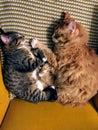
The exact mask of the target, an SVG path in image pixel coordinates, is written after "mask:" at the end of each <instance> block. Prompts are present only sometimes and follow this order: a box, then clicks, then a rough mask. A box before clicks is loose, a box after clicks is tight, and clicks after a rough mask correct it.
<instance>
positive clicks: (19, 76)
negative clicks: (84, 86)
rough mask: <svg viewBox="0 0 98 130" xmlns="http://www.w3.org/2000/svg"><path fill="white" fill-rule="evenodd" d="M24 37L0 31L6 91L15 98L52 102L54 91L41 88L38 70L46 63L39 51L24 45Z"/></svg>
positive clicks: (47, 87)
mask: <svg viewBox="0 0 98 130" xmlns="http://www.w3.org/2000/svg"><path fill="white" fill-rule="evenodd" d="M24 44H25V39H24V36H23V35H21V34H19V33H16V32H3V31H1V39H0V45H1V48H2V51H3V54H4V63H3V79H4V83H5V86H6V87H7V89H8V90H9V91H10V92H12V93H13V94H15V95H16V97H18V98H21V99H24V100H27V101H30V102H34V103H37V102H40V101H54V100H56V90H55V89H53V88H52V87H50V86H46V88H45V89H44V88H43V84H42V82H41V81H40V80H39V79H38V78H39V77H38V73H37V72H38V70H39V68H40V67H41V66H43V65H44V64H45V62H46V60H45V56H44V53H43V52H42V50H41V49H38V48H36V49H35V48H32V49H31V51H30V50H29V49H28V48H27V47H26V46H25V45H24Z"/></svg>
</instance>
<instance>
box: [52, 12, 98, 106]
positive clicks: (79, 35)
mask: <svg viewBox="0 0 98 130" xmlns="http://www.w3.org/2000/svg"><path fill="white" fill-rule="evenodd" d="M52 39H53V41H54V43H55V47H54V53H55V55H56V57H57V67H56V72H55V74H56V80H55V86H56V87H57V93H58V102H59V103H61V104H64V105H65V104H70V105H72V106H77V105H81V104H85V103H86V102H87V101H89V100H90V99H91V98H92V97H93V96H94V95H95V94H96V93H97V91H98V56H97V55H96V53H95V51H94V50H93V49H92V48H90V47H88V46H87V43H88V40H89V36H88V32H87V31H86V29H85V28H84V27H83V26H82V25H80V24H79V23H78V22H76V21H75V20H74V19H72V18H71V17H70V14H69V13H66V14H65V17H64V20H63V21H61V22H60V23H59V25H57V27H56V28H55V30H54V34H53V36H52Z"/></svg>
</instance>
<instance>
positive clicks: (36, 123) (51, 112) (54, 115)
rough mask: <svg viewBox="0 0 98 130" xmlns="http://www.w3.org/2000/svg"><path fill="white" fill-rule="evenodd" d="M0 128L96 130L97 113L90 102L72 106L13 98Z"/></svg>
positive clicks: (97, 123)
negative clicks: (35, 102) (37, 102)
mask: <svg viewBox="0 0 98 130" xmlns="http://www.w3.org/2000/svg"><path fill="white" fill-rule="evenodd" d="M0 130H98V114H97V112H96V111H95V109H94V108H93V107H92V105H91V104H86V105H85V106H82V107H76V108H73V107H70V106H62V105H60V104H58V103H49V102H43V103H39V104H32V103H28V102H26V101H22V100H19V99H14V100H13V101H12V102H11V104H10V106H9V109H8V112H7V114H6V117H5V119H4V121H3V123H2V126H1V129H0Z"/></svg>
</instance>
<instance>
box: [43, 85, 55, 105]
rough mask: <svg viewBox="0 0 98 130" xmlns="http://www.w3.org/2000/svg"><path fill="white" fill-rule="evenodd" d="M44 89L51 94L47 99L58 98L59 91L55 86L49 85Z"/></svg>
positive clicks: (51, 100)
mask: <svg viewBox="0 0 98 130" xmlns="http://www.w3.org/2000/svg"><path fill="white" fill-rule="evenodd" d="M43 91H45V92H46V93H47V94H49V98H48V100H47V101H50V102H53V101H56V100H57V92H56V90H55V87H54V86H49V87H47V88H45V89H44V90H43Z"/></svg>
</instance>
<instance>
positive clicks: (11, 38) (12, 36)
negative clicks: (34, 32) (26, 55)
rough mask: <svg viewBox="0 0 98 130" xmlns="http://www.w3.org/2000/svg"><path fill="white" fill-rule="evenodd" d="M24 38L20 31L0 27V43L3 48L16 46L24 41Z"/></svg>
mask: <svg viewBox="0 0 98 130" xmlns="http://www.w3.org/2000/svg"><path fill="white" fill-rule="evenodd" d="M24 40H25V39H24V36H23V35H22V34H20V33H17V32H11V31H10V32H5V31H4V30H2V29H0V45H1V46H3V47H4V48H7V49H9V48H17V47H18V46H20V45H22V44H23V43H24Z"/></svg>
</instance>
